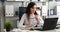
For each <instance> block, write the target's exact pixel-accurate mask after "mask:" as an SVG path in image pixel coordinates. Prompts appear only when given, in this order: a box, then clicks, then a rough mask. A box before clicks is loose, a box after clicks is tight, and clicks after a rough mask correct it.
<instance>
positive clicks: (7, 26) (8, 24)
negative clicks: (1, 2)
mask: <svg viewBox="0 0 60 32" xmlns="http://www.w3.org/2000/svg"><path fill="white" fill-rule="evenodd" d="M11 27H12V21H10V20H6V22H5V28H6V31H10V29H11Z"/></svg>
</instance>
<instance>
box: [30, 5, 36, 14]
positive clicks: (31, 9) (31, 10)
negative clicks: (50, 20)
mask: <svg viewBox="0 0 60 32" xmlns="http://www.w3.org/2000/svg"><path fill="white" fill-rule="evenodd" d="M35 11H36V5H34V6H33V7H32V8H30V13H35Z"/></svg>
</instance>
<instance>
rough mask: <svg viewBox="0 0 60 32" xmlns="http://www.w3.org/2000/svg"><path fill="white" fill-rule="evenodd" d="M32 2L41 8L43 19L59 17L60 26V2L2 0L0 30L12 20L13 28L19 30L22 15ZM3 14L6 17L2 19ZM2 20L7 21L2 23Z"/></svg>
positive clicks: (0, 0)
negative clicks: (5, 23) (7, 21)
mask: <svg viewBox="0 0 60 32" xmlns="http://www.w3.org/2000/svg"><path fill="white" fill-rule="evenodd" d="M31 1H32V2H35V3H36V4H37V7H40V8H41V10H42V11H41V16H42V17H43V16H44V17H49V16H56V17H59V20H58V23H57V24H60V0H0V28H1V27H2V26H3V25H2V23H3V24H4V22H5V21H6V20H11V22H13V24H12V28H17V27H18V23H19V20H20V19H21V16H22V14H23V13H24V12H25V9H26V7H27V5H28V3H29V2H31ZM2 12H5V13H2ZM21 12H22V13H21ZM1 14H3V16H5V17H2V16H1ZM1 18H2V20H5V21H2V20H1ZM2 28H3V27H2ZM2 28H1V29H2Z"/></svg>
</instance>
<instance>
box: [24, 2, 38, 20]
mask: <svg viewBox="0 0 60 32" xmlns="http://www.w3.org/2000/svg"><path fill="white" fill-rule="evenodd" d="M34 5H36V4H35V3H34V2H30V3H29V4H28V6H27V8H26V12H25V13H26V15H27V18H28V19H29V17H30V8H32V7H33V6H34ZM34 14H35V15H37V13H36V11H35V13H34Z"/></svg>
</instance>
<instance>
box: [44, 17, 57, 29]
mask: <svg viewBox="0 0 60 32" xmlns="http://www.w3.org/2000/svg"><path fill="white" fill-rule="evenodd" d="M57 21H58V18H46V19H45V20H44V26H43V30H52V29H55V28H56V26H57Z"/></svg>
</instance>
